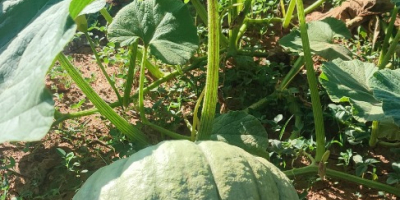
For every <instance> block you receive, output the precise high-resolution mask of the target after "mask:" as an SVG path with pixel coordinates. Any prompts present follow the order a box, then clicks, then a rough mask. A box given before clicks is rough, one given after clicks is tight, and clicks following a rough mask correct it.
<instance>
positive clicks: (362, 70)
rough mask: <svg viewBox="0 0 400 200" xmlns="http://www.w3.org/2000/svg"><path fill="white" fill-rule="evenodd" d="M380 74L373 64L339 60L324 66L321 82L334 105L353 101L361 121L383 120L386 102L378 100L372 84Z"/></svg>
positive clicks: (356, 114) (353, 110)
mask: <svg viewBox="0 0 400 200" xmlns="http://www.w3.org/2000/svg"><path fill="white" fill-rule="evenodd" d="M376 71H377V67H375V66H374V64H371V63H364V62H361V61H359V60H353V61H343V60H341V59H336V60H333V61H332V62H327V63H324V64H323V66H322V74H321V76H320V82H321V84H322V86H323V87H324V88H325V89H326V91H327V92H328V95H329V97H330V98H331V100H332V101H333V102H335V103H339V102H350V104H351V105H352V114H353V116H354V117H355V118H356V119H357V120H358V121H360V122H366V121H374V120H377V121H379V120H383V119H384V118H385V116H384V114H383V110H382V103H381V102H380V101H379V100H378V99H376V98H375V97H374V95H373V92H372V88H371V87H370V85H369V83H368V81H369V79H370V78H371V77H372V75H373V73H374V72H376Z"/></svg>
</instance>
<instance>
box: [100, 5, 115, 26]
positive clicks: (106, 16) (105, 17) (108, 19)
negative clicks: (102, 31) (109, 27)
mask: <svg viewBox="0 0 400 200" xmlns="http://www.w3.org/2000/svg"><path fill="white" fill-rule="evenodd" d="M100 14H101V15H103V17H104V19H106V21H107V24H111V23H112V21H113V18H112V17H111V15H110V13H109V12H108V11H107V9H106V8H102V9H101V10H100Z"/></svg>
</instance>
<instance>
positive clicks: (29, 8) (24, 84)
mask: <svg viewBox="0 0 400 200" xmlns="http://www.w3.org/2000/svg"><path fill="white" fill-rule="evenodd" d="M69 3H70V1H69V0H65V1H61V0H34V1H32V0H19V1H14V0H6V1H3V2H2V3H1V4H0V5H2V6H3V7H2V9H0V22H1V23H0V35H1V37H0V113H1V114H0V130H1V131H0V143H1V142H5V141H34V140H40V139H41V138H42V137H43V136H44V135H45V134H46V133H47V131H48V130H49V128H50V126H51V124H52V122H53V115H54V107H53V104H54V102H53V98H52V95H51V94H50V93H49V92H48V91H47V90H46V89H45V83H44V79H45V76H46V72H47V70H48V69H49V67H50V66H51V65H52V62H53V60H54V58H55V57H56V55H57V54H58V53H59V52H61V51H62V49H63V47H64V46H65V45H66V44H67V43H68V42H69V41H70V40H71V39H72V37H73V36H74V33H75V28H76V26H75V25H74V22H73V20H72V19H71V18H70V17H69V12H68V6H69Z"/></svg>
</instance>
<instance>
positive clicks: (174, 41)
mask: <svg viewBox="0 0 400 200" xmlns="http://www.w3.org/2000/svg"><path fill="white" fill-rule="evenodd" d="M108 38H109V40H110V41H113V42H120V43H121V45H122V46H126V45H130V44H132V42H133V41H135V40H136V39H137V38H140V39H142V40H143V42H144V45H145V46H148V47H149V48H150V53H151V54H152V55H154V56H155V57H156V58H158V59H160V60H161V61H163V62H165V63H167V64H173V65H175V64H184V63H185V62H186V61H187V60H188V59H190V58H191V57H192V55H193V54H194V52H195V51H196V49H197V46H198V42H199V41H198V37H197V29H196V27H195V26H194V24H193V19H192V16H191V15H190V13H189V11H188V9H187V7H186V5H185V4H184V3H183V2H182V1H180V0H146V1H138V0H137V1H134V2H132V3H130V4H129V5H127V6H125V7H124V8H122V9H121V10H120V11H119V12H118V14H117V15H116V16H115V18H114V20H113V22H112V23H111V24H110V26H109V28H108Z"/></svg>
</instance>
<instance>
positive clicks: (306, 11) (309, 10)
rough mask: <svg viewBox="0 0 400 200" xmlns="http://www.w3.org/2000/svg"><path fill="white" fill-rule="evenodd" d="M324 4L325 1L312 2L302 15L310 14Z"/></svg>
mask: <svg viewBox="0 0 400 200" xmlns="http://www.w3.org/2000/svg"><path fill="white" fill-rule="evenodd" d="M324 2H325V0H318V1H316V2H314V3H313V4H311V5H310V6H308V7H307V8H306V9H305V10H304V14H306V15H307V14H308V13H311V12H312V11H314V10H315V9H317V8H318V7H320V6H321V5H322V4H323V3H324Z"/></svg>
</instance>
